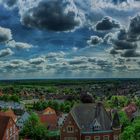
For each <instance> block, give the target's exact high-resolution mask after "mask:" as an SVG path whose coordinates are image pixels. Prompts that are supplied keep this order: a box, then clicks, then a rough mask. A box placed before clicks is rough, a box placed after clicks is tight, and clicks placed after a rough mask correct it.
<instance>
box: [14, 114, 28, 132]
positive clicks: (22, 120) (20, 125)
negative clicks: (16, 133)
mask: <svg viewBox="0 0 140 140" xmlns="http://www.w3.org/2000/svg"><path fill="white" fill-rule="evenodd" d="M29 117H30V114H29V113H28V112H24V113H23V115H22V116H21V117H20V118H19V119H18V120H17V122H16V125H17V127H18V128H19V130H22V129H23V126H24V124H25V122H26V121H27V120H28V119H29Z"/></svg>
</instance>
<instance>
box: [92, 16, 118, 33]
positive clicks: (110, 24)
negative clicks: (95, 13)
mask: <svg viewBox="0 0 140 140" xmlns="http://www.w3.org/2000/svg"><path fill="white" fill-rule="evenodd" d="M95 28H96V30H97V31H107V30H112V29H113V28H120V23H119V22H118V21H116V20H114V19H112V18H111V17H104V18H103V19H102V20H101V21H99V22H98V23H97V24H96V26H95Z"/></svg>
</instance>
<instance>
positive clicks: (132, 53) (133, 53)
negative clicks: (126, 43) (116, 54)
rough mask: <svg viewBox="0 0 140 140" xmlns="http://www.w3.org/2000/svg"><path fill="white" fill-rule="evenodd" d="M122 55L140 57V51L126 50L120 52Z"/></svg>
mask: <svg viewBox="0 0 140 140" xmlns="http://www.w3.org/2000/svg"><path fill="white" fill-rule="evenodd" d="M121 56H122V57H140V53H138V52H136V51H135V50H133V49H132V50H131V49H130V50H126V51H124V52H123V53H122V54H121Z"/></svg>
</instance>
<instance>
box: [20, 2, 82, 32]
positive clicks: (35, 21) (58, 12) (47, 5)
mask: <svg viewBox="0 0 140 140" xmlns="http://www.w3.org/2000/svg"><path fill="white" fill-rule="evenodd" d="M24 2H25V3H26V4H27V5H30V0H26V1H23V2H22V1H20V4H21V7H20V9H19V10H20V14H21V22H22V24H24V25H26V26H28V27H34V28H38V29H47V30H53V31H69V30H73V29H75V27H77V26H79V25H80V24H81V19H80V15H79V11H78V10H77V8H76V6H75V4H74V2H73V1H72V0H53V1H52V0H47V1H45V0H39V1H38V2H36V4H35V5H34V4H31V5H30V6H29V7H28V6H27V7H28V8H27V7H26V6H23V3H24Z"/></svg>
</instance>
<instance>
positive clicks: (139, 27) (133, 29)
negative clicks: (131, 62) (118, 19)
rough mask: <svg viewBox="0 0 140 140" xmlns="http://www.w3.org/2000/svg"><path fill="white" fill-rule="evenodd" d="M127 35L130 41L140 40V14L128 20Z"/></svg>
mask: <svg viewBox="0 0 140 140" xmlns="http://www.w3.org/2000/svg"><path fill="white" fill-rule="evenodd" d="M128 33H129V36H130V37H131V38H132V39H135V40H137V39H139V40H140V38H139V37H140V14H138V15H136V16H135V17H133V18H132V19H131V20H130V25H129V29H128Z"/></svg>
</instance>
